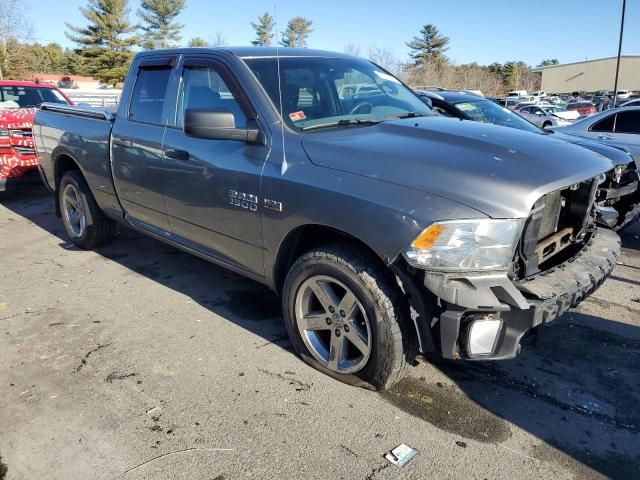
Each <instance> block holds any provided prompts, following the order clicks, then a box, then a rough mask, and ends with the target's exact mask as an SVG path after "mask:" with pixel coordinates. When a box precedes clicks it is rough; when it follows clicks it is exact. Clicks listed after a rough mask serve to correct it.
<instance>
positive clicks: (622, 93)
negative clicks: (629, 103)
mask: <svg viewBox="0 0 640 480" xmlns="http://www.w3.org/2000/svg"><path fill="white" fill-rule="evenodd" d="M632 93H633V92H631V90H618V100H626V99H627V98H629V97H630V96H631V94H632Z"/></svg>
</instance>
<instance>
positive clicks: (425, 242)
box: [411, 224, 444, 250]
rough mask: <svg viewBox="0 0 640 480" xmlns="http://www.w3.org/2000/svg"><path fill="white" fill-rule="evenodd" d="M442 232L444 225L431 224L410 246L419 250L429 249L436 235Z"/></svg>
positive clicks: (436, 237)
mask: <svg viewBox="0 0 640 480" xmlns="http://www.w3.org/2000/svg"><path fill="white" fill-rule="evenodd" d="M442 232H444V225H438V224H436V225H431V226H430V227H429V228H427V229H426V230H425V231H424V232H422V234H421V235H420V236H419V237H418V238H416V239H415V240H414V241H413V243H412V244H411V246H412V247H413V248H416V249H419V250H429V249H430V248H432V247H433V244H434V243H436V240H437V239H438V237H439V236H440V235H441V234H442Z"/></svg>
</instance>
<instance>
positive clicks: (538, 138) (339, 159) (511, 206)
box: [302, 117, 613, 218]
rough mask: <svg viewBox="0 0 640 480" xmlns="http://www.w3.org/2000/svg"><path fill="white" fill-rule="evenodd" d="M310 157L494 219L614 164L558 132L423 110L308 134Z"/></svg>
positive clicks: (518, 212) (519, 213) (517, 214)
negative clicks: (424, 114)
mask: <svg viewBox="0 0 640 480" xmlns="http://www.w3.org/2000/svg"><path fill="white" fill-rule="evenodd" d="M302 145H303V148H304V149H305V151H306V152H307V155H308V156H309V159H310V160H311V162H313V163H315V164H316V165H320V166H323V167H327V168H332V169H335V170H339V171H344V172H349V173H353V174H357V175H363V176H366V177H369V178H372V179H376V180H380V181H386V182H392V183H395V184H398V185H403V186H406V187H410V188H414V189H418V190H421V191H424V192H428V193H430V194H435V195H439V196H442V197H445V198H448V199H450V200H454V201H456V202H459V203H462V204H465V205H467V206H469V207H472V208H475V209H476V210H479V211H481V212H483V213H484V214H486V215H489V216H490V217H493V218H523V217H527V216H528V215H529V212H530V210H531V208H532V206H533V204H534V203H535V202H536V200H537V199H538V198H540V197H541V196H542V195H545V194H547V193H549V192H552V191H555V190H558V189H561V188H565V187H567V186H570V185H573V184H575V183H578V182H580V181H583V180H586V179H588V178H591V177H594V176H596V175H599V174H601V173H603V172H605V171H607V170H610V169H611V168H613V165H612V163H611V161H610V160H608V159H607V158H605V157H604V156H602V155H599V154H597V153H595V152H592V151H589V150H586V149H584V148H582V147H579V146H577V145H572V144H569V143H567V142H564V141H562V140H556V139H554V138H553V136H546V135H539V134H536V133H529V132H524V131H521V130H517V129H514V128H508V127H499V126H496V125H490V124H484V123H480V122H472V121H464V120H458V119H453V118H443V117H425V118H417V119H406V120H395V121H389V122H383V123H380V124H377V125H374V126H368V127H348V128H342V129H334V130H327V131H318V132H315V133H308V134H305V135H304V136H303V140H302Z"/></svg>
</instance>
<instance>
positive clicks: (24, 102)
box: [0, 80, 72, 192]
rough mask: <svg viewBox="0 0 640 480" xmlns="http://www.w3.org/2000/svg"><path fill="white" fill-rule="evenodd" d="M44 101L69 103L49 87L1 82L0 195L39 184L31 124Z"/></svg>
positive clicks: (26, 83)
mask: <svg viewBox="0 0 640 480" xmlns="http://www.w3.org/2000/svg"><path fill="white" fill-rule="evenodd" d="M43 102H52V103H58V104H65V105H70V104H72V102H71V100H69V98H68V97H67V96H66V95H65V94H64V93H62V92H61V91H60V90H58V89H57V88H55V87H54V86H52V85H47V84H41V83H36V82H21V81H13V80H4V81H0V192H6V191H7V190H11V188H12V187H13V186H17V185H24V184H33V183H37V182H40V181H41V180H40V177H39V175H38V157H37V156H36V153H35V150H34V147H33V137H32V133H31V124H32V122H33V116H34V115H35V113H36V107H37V106H39V105H40V104H41V103H43Z"/></svg>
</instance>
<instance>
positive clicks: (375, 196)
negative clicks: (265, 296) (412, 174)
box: [261, 162, 485, 286]
mask: <svg viewBox="0 0 640 480" xmlns="http://www.w3.org/2000/svg"><path fill="white" fill-rule="evenodd" d="M261 191H262V197H263V199H264V200H265V201H266V200H274V201H277V202H281V203H282V211H281V212H277V211H273V210H268V209H263V213H262V219H263V220H262V222H263V246H264V250H265V255H264V257H265V272H266V275H267V280H268V283H270V284H271V285H272V286H273V285H275V283H276V278H275V277H276V273H275V272H276V269H277V262H276V259H277V257H278V255H279V252H280V250H281V249H282V248H286V247H287V246H286V242H285V239H286V238H287V237H288V235H289V234H290V233H291V232H293V231H295V230H296V229H298V228H300V227H303V226H305V225H320V226H325V227H329V228H331V229H334V230H336V231H338V232H343V233H345V234H347V235H348V236H351V237H354V238H355V239H357V240H359V241H361V242H362V243H364V244H365V245H367V246H368V247H369V248H370V249H371V250H372V251H373V252H374V253H375V254H376V255H377V256H379V257H380V258H381V259H382V261H383V262H385V263H386V264H391V263H393V262H394V261H395V260H396V259H397V257H398V255H400V253H401V252H402V250H403V249H404V248H405V247H406V245H408V244H409V243H410V242H411V241H412V240H413V239H414V238H415V237H417V236H418V235H419V234H420V233H421V232H422V231H423V230H424V229H425V228H426V227H427V226H428V225H429V224H431V223H433V222H434V221H436V220H446V219H459V218H481V217H485V215H484V214H482V213H480V212H478V211H477V210H474V209H472V208H470V207H467V206H465V205H462V204H459V203H456V202H454V201H451V200H448V199H445V198H442V197H439V196H435V195H430V194H427V193H424V192H421V191H418V190H415V189H411V188H407V187H403V186H400V185H395V184H392V183H388V182H384V181H380V180H374V179H371V178H367V177H363V176H360V175H355V174H350V173H345V172H340V171H336V170H332V169H330V168H325V167H319V166H316V165H313V164H310V163H303V162H301V163H292V164H290V166H289V167H288V168H287V170H286V171H285V172H284V173H283V172H282V169H281V168H280V165H276V164H270V163H267V164H266V165H265V170H264V172H263V181H262V188H261Z"/></svg>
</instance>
